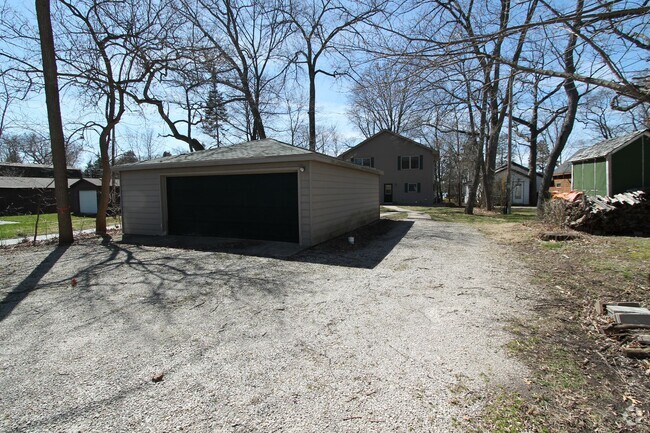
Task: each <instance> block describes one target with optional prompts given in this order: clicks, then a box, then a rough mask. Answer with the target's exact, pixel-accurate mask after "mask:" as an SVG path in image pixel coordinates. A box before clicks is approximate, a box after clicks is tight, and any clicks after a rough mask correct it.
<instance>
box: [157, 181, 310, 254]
mask: <svg viewBox="0 0 650 433" xmlns="http://www.w3.org/2000/svg"><path fill="white" fill-rule="evenodd" d="M167 212H168V225H169V234H172V235H188V236H216V237H226V238H239V239H263V240H271V241H285V242H298V181H297V175H296V173H273V174H251V175H227V176H188V177H168V178H167Z"/></svg>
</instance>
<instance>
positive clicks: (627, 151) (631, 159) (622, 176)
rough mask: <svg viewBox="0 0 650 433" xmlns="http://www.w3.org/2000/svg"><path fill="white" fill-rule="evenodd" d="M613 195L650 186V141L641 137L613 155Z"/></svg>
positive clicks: (645, 137)
mask: <svg viewBox="0 0 650 433" xmlns="http://www.w3.org/2000/svg"><path fill="white" fill-rule="evenodd" d="M611 182H612V188H611V189H612V190H611V195H614V194H618V193H620V192H624V191H626V190H628V189H635V188H647V187H649V186H650V139H648V137H647V136H645V135H644V136H641V137H639V138H638V139H637V140H635V141H634V142H633V143H630V144H629V145H627V146H625V147H623V148H622V149H620V150H618V151H617V152H615V153H614V154H612V172H611Z"/></svg>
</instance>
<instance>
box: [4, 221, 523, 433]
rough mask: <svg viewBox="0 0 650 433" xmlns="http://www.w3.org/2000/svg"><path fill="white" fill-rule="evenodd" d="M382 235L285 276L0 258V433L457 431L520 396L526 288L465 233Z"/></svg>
mask: <svg viewBox="0 0 650 433" xmlns="http://www.w3.org/2000/svg"><path fill="white" fill-rule="evenodd" d="M391 224H392V225H391V227H393V226H394V227H395V229H393V230H392V231H390V232H388V233H385V234H379V235H377V236H378V237H377V238H375V239H374V240H371V241H368V243H367V244H366V245H364V246H362V245H360V244H358V245H356V244H355V246H353V247H352V246H349V245H347V244H343V245H338V244H336V248H333V249H330V250H328V249H327V248H320V249H314V250H307V251H304V252H303V253H300V254H299V256H298V257H297V258H296V259H293V260H278V259H270V258H261V257H250V256H243V255H235V254H225V253H215V252H209V251H193V250H187V249H172V248H164V247H143V246H134V245H126V244H120V243H116V244H114V243H104V244H102V243H101V240H100V239H95V238H93V239H82V240H80V241H79V242H77V243H75V244H74V245H72V246H70V247H67V248H55V247H54V246H50V245H41V246H38V247H33V248H27V247H26V248H17V249H14V250H8V249H4V250H0V262H1V263H2V266H0V281H1V282H2V284H1V285H0V342H1V343H0V431H3V432H41V431H43V432H44V431H84V432H107V431H152V432H162V431H168V432H172V431H180V430H183V431H192V432H280V431H281V432H321V431H322V432H410V431H415V432H450V431H459V430H460V427H458V426H459V425H462V420H463V419H464V418H465V417H470V418H471V417H473V416H476V414H477V412H478V411H479V410H480V408H481V404H482V396H483V395H485V392H486V390H487V389H490V388H497V387H499V386H505V387H507V388H508V389H512V388H516V387H520V386H525V385H524V380H523V378H524V377H525V375H526V374H527V372H526V370H525V369H524V368H523V367H522V366H521V365H520V364H519V363H517V362H516V361H515V360H513V359H511V358H508V357H507V356H506V354H505V351H504V348H503V347H504V344H505V343H507V341H508V340H509V335H508V334H507V332H505V331H504V327H505V326H506V324H507V320H508V318H510V317H512V315H513V314H518V312H521V313H520V314H524V313H525V310H524V308H525V305H522V301H520V300H516V299H517V297H516V296H515V295H516V294H519V295H520V296H519V298H520V297H521V294H522V293H524V292H523V291H524V289H523V287H526V286H527V283H526V275H525V274H524V273H523V271H520V269H521V266H519V265H516V264H513V262H512V260H513V258H512V257H509V256H508V255H507V252H504V251H502V250H500V249H499V248H498V247H497V246H495V245H493V244H491V243H490V242H488V241H487V240H486V239H485V238H483V237H482V236H481V234H480V233H479V232H478V231H477V230H475V229H474V228H472V227H470V226H466V225H458V224H448V223H440V222H435V221H426V220H419V219H418V220H415V221H396V222H393V223H391ZM339 247H340V248H342V249H339ZM378 250H382V251H384V252H383V259H382V260H379V261H377V262H376V263H375V265H374V266H371V267H354V266H352V264H353V263H354V262H353V261H349V262H347V261H346V260H348V259H350V260H352V259H353V258H355V257H356V258H363V257H364V256H366V255H372V254H375V253H376V252H377V251H378ZM342 258H343V260H342ZM346 258H347V259H346ZM328 260H330V263H331V264H328ZM157 374H163V375H164V376H163V377H162V381H160V382H158V383H154V382H153V381H152V380H151V379H152V376H154V375H157ZM456 420H460V421H461V424H458V423H457V422H456Z"/></svg>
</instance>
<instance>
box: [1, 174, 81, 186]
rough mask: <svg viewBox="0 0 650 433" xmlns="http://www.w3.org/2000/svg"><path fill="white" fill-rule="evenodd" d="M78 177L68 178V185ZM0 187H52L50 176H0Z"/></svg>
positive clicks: (52, 180)
mask: <svg viewBox="0 0 650 433" xmlns="http://www.w3.org/2000/svg"><path fill="white" fill-rule="evenodd" d="M79 180H80V179H68V187H70V186H72V185H73V184H74V183H75V182H78V181H79ZM0 189H54V179H52V178H51V177H22V176H0Z"/></svg>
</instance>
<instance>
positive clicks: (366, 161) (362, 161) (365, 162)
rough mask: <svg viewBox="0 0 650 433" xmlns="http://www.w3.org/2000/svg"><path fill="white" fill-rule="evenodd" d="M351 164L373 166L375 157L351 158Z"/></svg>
mask: <svg viewBox="0 0 650 433" xmlns="http://www.w3.org/2000/svg"><path fill="white" fill-rule="evenodd" d="M352 164H356V165H362V166H364V167H374V166H375V158H372V157H369V158H352Z"/></svg>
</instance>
